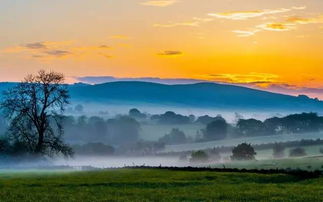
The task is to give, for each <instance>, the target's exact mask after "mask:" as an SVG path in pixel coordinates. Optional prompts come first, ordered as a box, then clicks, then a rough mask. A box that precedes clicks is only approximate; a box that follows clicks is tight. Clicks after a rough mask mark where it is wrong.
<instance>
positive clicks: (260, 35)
mask: <svg viewBox="0 0 323 202" xmlns="http://www.w3.org/2000/svg"><path fill="white" fill-rule="evenodd" d="M0 13H1V16H0V27H1V29H0V81H20V80H22V79H23V77H24V76H25V75H26V74H30V73H35V72H37V71H38V70H39V69H45V70H52V71H57V72H62V73H64V74H65V76H66V81H67V82H69V83H73V82H77V81H78V80H79V79H78V78H82V77H88V76H100V77H102V76H113V77H117V78H124V77H126V78H141V77H155V78H167V79H172V78H181V79H196V80H206V81H214V82H221V83H232V84H237V85H246V86H250V87H256V88H261V89H265V90H271V91H275V92H283V93H289V94H300V93H305V94H308V95H310V96H311V97H319V98H320V99H323V94H322V92H323V90H322V89H323V1H322V0H271V1H268V0H68V1H66V0H55V1H52V0H1V4H0Z"/></svg>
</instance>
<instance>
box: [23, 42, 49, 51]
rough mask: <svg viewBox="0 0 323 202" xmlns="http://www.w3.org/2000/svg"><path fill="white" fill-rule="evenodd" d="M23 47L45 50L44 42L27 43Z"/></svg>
mask: <svg viewBox="0 0 323 202" xmlns="http://www.w3.org/2000/svg"><path fill="white" fill-rule="evenodd" d="M23 46H24V47H26V48H30V49H45V48H47V46H46V44H45V43H44V42H35V43H27V44H25V45H23Z"/></svg>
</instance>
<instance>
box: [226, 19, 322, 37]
mask: <svg viewBox="0 0 323 202" xmlns="http://www.w3.org/2000/svg"><path fill="white" fill-rule="evenodd" d="M321 23H323V15H320V16H317V17H299V16H292V17H288V18H286V19H285V20H283V21H281V22H267V23H263V24H260V25H257V26H256V27H254V28H253V29H249V30H233V31H232V32H234V33H236V34H237V36H238V37H249V36H253V35H255V34H256V33H257V32H262V31H275V32H284V31H290V30H295V29H297V27H298V25H306V24H321Z"/></svg>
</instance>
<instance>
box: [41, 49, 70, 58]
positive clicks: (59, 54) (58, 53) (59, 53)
mask: <svg viewBox="0 0 323 202" xmlns="http://www.w3.org/2000/svg"><path fill="white" fill-rule="evenodd" d="M44 53H46V54H48V55H51V56H56V57H62V56H66V55H70V54H72V53H71V52H70V51H66V50H48V51H44Z"/></svg>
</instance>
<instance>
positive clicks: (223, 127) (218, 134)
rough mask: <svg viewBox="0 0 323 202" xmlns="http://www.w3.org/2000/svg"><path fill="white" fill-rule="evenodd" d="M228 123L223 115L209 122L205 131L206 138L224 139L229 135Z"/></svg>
mask: <svg viewBox="0 0 323 202" xmlns="http://www.w3.org/2000/svg"><path fill="white" fill-rule="evenodd" d="M227 130H228V124H227V122H226V121H225V119H224V118H222V117H217V118H216V120H215V121H212V122H211V123H209V124H207V126H206V130H204V131H203V135H204V139H206V140H222V139H225V138H226V136H227Z"/></svg>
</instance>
